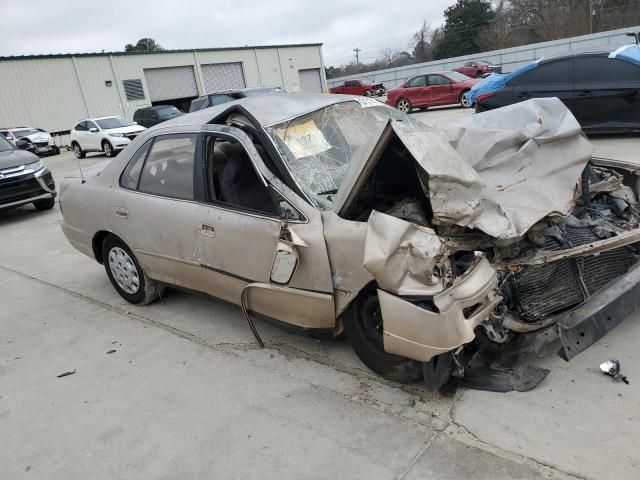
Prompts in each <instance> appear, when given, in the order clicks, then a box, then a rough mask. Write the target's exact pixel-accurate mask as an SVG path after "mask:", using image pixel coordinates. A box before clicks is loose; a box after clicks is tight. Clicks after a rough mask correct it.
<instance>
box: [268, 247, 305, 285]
mask: <svg viewBox="0 0 640 480" xmlns="http://www.w3.org/2000/svg"><path fill="white" fill-rule="evenodd" d="M297 266H298V254H297V252H296V250H295V247H294V246H293V245H291V244H288V243H285V242H282V241H280V242H278V250H277V251H276V256H275V258H274V259H273V266H272V267H271V277H270V278H271V281H272V282H273V283H277V284H279V285H287V284H288V283H289V282H290V281H291V278H292V277H293V274H294V273H295V271H296V267H297Z"/></svg>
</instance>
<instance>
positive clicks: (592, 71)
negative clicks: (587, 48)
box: [574, 57, 640, 83]
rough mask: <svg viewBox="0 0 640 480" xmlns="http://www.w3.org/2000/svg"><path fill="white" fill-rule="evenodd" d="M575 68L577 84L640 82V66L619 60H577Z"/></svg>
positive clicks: (594, 58)
mask: <svg viewBox="0 0 640 480" xmlns="http://www.w3.org/2000/svg"><path fill="white" fill-rule="evenodd" d="M574 68H575V77H574V78H575V82H576V83H600V82H640V66H636V65H633V64H632V63H629V62H626V61H624V60H618V59H617V58H606V57H582V58H576V59H575V67H574Z"/></svg>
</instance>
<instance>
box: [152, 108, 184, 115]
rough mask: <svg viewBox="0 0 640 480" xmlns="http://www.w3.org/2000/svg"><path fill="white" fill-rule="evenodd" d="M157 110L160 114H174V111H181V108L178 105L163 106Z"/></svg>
mask: <svg viewBox="0 0 640 480" xmlns="http://www.w3.org/2000/svg"><path fill="white" fill-rule="evenodd" d="M156 111H157V112H158V115H172V114H174V113H180V110H178V109H177V108H176V107H162V108H159V109H158V110H156Z"/></svg>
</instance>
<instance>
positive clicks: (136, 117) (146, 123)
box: [133, 105, 184, 128]
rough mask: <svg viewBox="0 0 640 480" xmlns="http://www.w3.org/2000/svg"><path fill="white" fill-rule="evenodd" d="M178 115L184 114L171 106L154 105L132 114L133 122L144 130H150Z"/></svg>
mask: <svg viewBox="0 0 640 480" xmlns="http://www.w3.org/2000/svg"><path fill="white" fill-rule="evenodd" d="M180 115H184V113H183V112H181V111H180V110H178V109H177V108H176V107H174V106H173V105H156V106H155V107H145V108H139V109H138V110H136V113H134V114H133V121H134V122H136V123H137V124H138V125H142V126H143V127H145V128H150V127H153V126H154V125H157V124H159V123H162V122H164V121H166V120H170V119H172V118H175V117H179V116H180Z"/></svg>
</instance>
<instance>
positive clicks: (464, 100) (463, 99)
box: [460, 90, 473, 108]
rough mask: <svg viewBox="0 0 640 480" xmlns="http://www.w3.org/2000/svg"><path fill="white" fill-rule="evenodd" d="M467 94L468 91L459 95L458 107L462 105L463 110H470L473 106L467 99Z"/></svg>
mask: <svg viewBox="0 0 640 480" xmlns="http://www.w3.org/2000/svg"><path fill="white" fill-rule="evenodd" d="M468 93H469V90H465V91H464V92H462V93H461V94H460V105H462V107H463V108H471V107H472V106H473V103H471V99H470V98H469V95H467V94H468Z"/></svg>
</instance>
